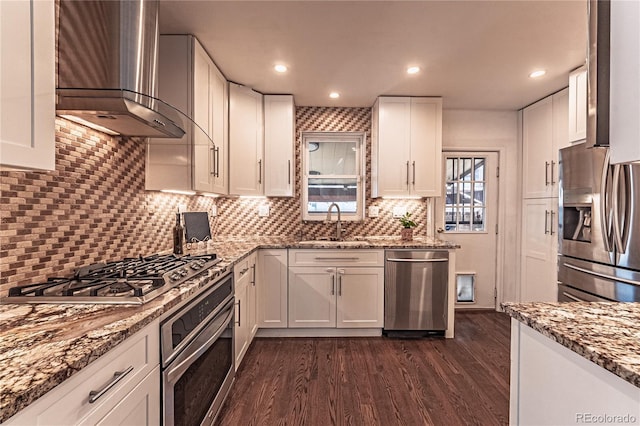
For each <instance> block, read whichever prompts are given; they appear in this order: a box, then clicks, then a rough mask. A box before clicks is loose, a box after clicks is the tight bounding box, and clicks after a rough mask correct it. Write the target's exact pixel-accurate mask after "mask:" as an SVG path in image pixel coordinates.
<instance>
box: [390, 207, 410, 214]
mask: <svg viewBox="0 0 640 426" xmlns="http://www.w3.org/2000/svg"><path fill="white" fill-rule="evenodd" d="M406 212H407V208H406V207H404V206H400V207H394V208H393V217H402V216H404V214H405V213H406Z"/></svg>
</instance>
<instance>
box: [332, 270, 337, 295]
mask: <svg viewBox="0 0 640 426" xmlns="http://www.w3.org/2000/svg"><path fill="white" fill-rule="evenodd" d="M334 294H336V276H335V275H333V274H331V295H332V296H333V295H334Z"/></svg>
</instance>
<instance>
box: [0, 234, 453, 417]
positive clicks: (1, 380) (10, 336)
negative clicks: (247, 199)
mask: <svg viewBox="0 0 640 426" xmlns="http://www.w3.org/2000/svg"><path fill="white" fill-rule="evenodd" d="M457 247H458V246H457V245H455V244H450V243H447V242H444V241H440V240H436V239H428V238H416V239H415V240H414V241H412V242H402V241H400V239H399V237H368V238H367V240H366V241H365V240H362V239H361V240H358V243H357V244H354V243H350V242H349V243H346V244H344V245H341V244H340V243H336V242H324V243H323V242H320V243H317V244H316V243H313V244H311V243H304V244H301V243H299V242H298V241H297V240H294V239H291V238H288V237H250V238H247V237H237V238H216V239H214V240H213V241H212V242H210V243H209V244H207V245H206V248H204V249H202V250H192V251H189V253H192V254H199V253H206V252H212V253H216V254H217V255H218V257H220V258H222V262H220V263H219V264H218V265H217V266H216V267H215V268H212V269H210V270H208V271H207V272H206V273H207V274H208V275H205V274H204V273H203V274H200V275H199V276H196V277H194V278H191V279H190V280H188V281H187V282H185V283H183V284H182V285H180V286H179V287H177V288H174V289H172V290H170V291H168V292H166V293H164V294H162V295H161V296H159V297H157V298H156V299H153V300H152V301H150V302H148V303H146V304H145V305H143V306H124V305H88V304H80V305H76V304H74V305H71V304H60V305H50V304H46V305H45V304H29V305H16V304H5V305H0V423H1V422H4V421H5V420H7V419H8V418H10V417H11V416H13V415H14V414H15V413H17V412H18V411H20V410H21V409H23V408H25V407H26V406H28V405H29V404H31V403H32V402H34V401H35V400H36V399H38V398H39V397H41V396H43V395H44V394H45V393H47V392H48V391H49V390H51V389H53V388H54V387H55V386H57V385H58V384H60V383H62V382H63V381H64V380H66V379H67V378H68V377H70V376H71V375H73V374H74V373H76V372H78V371H79V370H81V369H82V368H83V367H85V366H87V365H88V364H89V363H91V362H92V361H94V360H96V359H97V358H98V357H100V356H101V355H104V354H105V353H106V352H108V351H109V350H110V349H112V348H114V347H115V346H116V345H118V344H119V343H121V342H122V341H124V340H125V339H126V338H127V337H129V336H131V335H133V334H134V333H135V332H137V331H138V330H140V329H142V328H143V327H144V326H145V325H147V324H149V323H150V322H151V321H153V320H154V319H155V318H158V317H160V316H161V315H163V314H164V313H166V312H168V311H170V310H171V309H172V308H173V307H175V306H176V305H178V304H180V303H181V302H183V301H185V300H186V299H188V298H190V297H192V296H193V295H194V294H196V293H198V292H199V289H200V287H201V286H202V285H205V284H206V283H207V282H208V279H207V278H208V276H211V277H213V276H216V275H221V274H223V273H225V272H227V271H230V270H231V268H232V267H233V265H234V264H235V263H236V262H238V261H239V260H240V259H242V258H244V257H245V256H247V255H249V254H250V253H251V252H252V251H254V250H256V249H259V248H271V249H282V248H352V249H353V248H376V249H383V248H411V249H455V248H457Z"/></svg>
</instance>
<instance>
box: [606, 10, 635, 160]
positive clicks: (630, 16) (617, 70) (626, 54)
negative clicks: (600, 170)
mask: <svg viewBox="0 0 640 426" xmlns="http://www.w3.org/2000/svg"><path fill="white" fill-rule="evenodd" d="M610 61H611V70H610V79H611V82H610V111H609V144H610V148H611V162H612V163H626V162H631V161H640V2H638V1H621V0H615V1H612V2H611V39H610Z"/></svg>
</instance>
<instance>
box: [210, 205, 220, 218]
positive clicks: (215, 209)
mask: <svg viewBox="0 0 640 426" xmlns="http://www.w3.org/2000/svg"><path fill="white" fill-rule="evenodd" d="M216 216H218V206H216V205H215V204H214V205H213V206H211V217H216Z"/></svg>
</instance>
